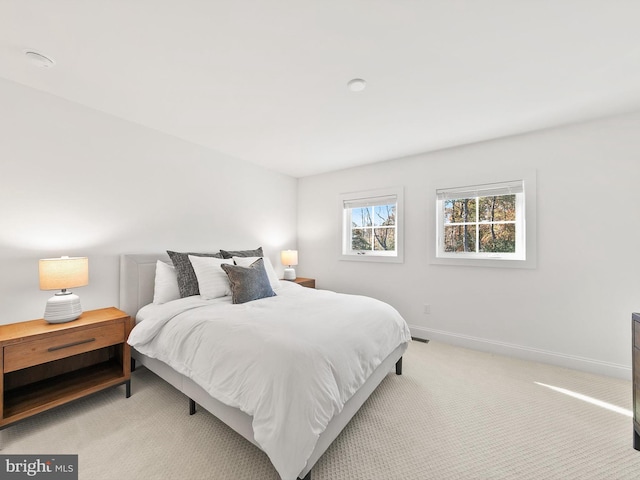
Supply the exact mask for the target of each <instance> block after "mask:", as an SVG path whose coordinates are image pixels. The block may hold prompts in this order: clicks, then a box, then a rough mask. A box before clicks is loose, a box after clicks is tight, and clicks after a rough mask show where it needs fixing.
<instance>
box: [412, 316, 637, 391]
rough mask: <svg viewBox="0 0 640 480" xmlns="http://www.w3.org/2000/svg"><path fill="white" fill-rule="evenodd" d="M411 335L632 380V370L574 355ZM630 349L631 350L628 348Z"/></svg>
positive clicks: (427, 331)
mask: <svg viewBox="0 0 640 480" xmlns="http://www.w3.org/2000/svg"><path fill="white" fill-rule="evenodd" d="M409 328H410V330H411V335H412V336H414V337H416V338H425V339H426V338H428V339H430V340H435V341H439V342H442V343H449V344H451V345H457V346H460V347H465V348H471V349H473V350H480V351H483V352H489V353H496V354H499V355H508V356H512V357H517V358H522V359H524V360H531V361H534V362H541V363H549V364H552V365H557V366H559V367H565V368H572V369H574V370H581V371H583V372H589V373H595V374H597V375H606V376H608V377H615V378H622V379H624V380H631V367H630V366H626V365H619V364H616V363H610V362H603V361H601V360H595V359H592V358H586V357H580V356H577V355H567V354H564V353H558V352H551V351H548V350H542V349H539V348H532V347H525V346H523V345H517V344H513V343H507V342H500V341H496V340H490V339H487V338H481V337H473V336H470V335H463V334H460V333H454V332H447V331H444V330H436V329H433V328H425V327H419V326H416V325H409ZM629 348H631V347H629Z"/></svg>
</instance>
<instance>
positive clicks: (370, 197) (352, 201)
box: [341, 188, 402, 262]
mask: <svg viewBox="0 0 640 480" xmlns="http://www.w3.org/2000/svg"><path fill="white" fill-rule="evenodd" d="M341 197H342V198H341V208H342V213H343V235H342V236H343V240H342V258H343V259H345V260H366V259H370V260H372V261H393V262H401V261H402V243H401V242H400V240H401V239H400V227H401V224H402V222H401V214H402V189H399V188H393V189H381V190H374V191H366V192H354V193H349V194H342V195H341Z"/></svg>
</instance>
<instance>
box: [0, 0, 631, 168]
mask: <svg viewBox="0 0 640 480" xmlns="http://www.w3.org/2000/svg"><path fill="white" fill-rule="evenodd" d="M638 19H640V2H639V1H638V0H628V1H621V0H263V1H258V0H235V1H233V0H227V1H222V0H180V1H177V0H174V1H168V0H165V1H160V0H93V1H87V0H56V1H51V0H0V77H3V78H5V79H8V80H11V81H14V82H18V83H20V84H23V85H27V86H29V87H32V88H35V89H38V90H42V91H45V92H49V93H51V94H53V95H57V96H59V97H61V98H64V99H67V100H70V101H73V102H77V103H79V104H81V105H85V106H88V107H91V108H94V109H97V110H100V111H102V112H105V113H108V114H111V115H115V116H116V117H120V118H123V119H126V120H128V121H131V122H135V123H138V124H141V125H145V126H147V127H150V128H153V129H156V130H159V131H161V132H165V133H167V134H170V135H174V136H176V137H179V138H182V139H184V140H187V141H190V142H193V143H196V144H199V145H203V146H206V147H209V148H211V149H213V150H215V151H218V152H222V153H224V154H225V155H229V156H231V157H234V158H238V159H244V160H247V161H250V162H252V163H255V164H259V165H263V166H265V167H267V168H270V169H273V170H276V171H280V172H283V173H286V174H288V175H292V176H294V177H302V176H307V175H313V174H317V173H322V172H327V171H332V170H338V169H343V168H348V167H352V166H356V165H363V164H366V163H372V162H378V161H382V160H387V159H391V158H398V157H402V156H406V155H411V154H416V153H421V152H427V151H433V150H438V149H442V148H447V147H452V146H456V145H464V144H468V143H472V142H478V141H482V140H487V139H492V138H498V137H502V136H507V135H513V134H517V133H522V132H527V131H532V130H538V129H542V128H548V127H553V126H557V125H563V124H567V123H571V122H578V121H583V120H588V119H592V118H597V117H602V116H607V115H612V114H617V113H622V112H628V111H633V110H636V109H638V108H640V28H638ZM30 49H33V50H36V51H39V52H41V53H43V54H45V55H47V56H49V57H51V58H52V59H54V60H55V66H54V67H52V68H41V67H36V66H34V65H33V64H32V63H30V62H29V61H28V60H27V59H26V57H25V55H24V51H25V50H30ZM353 78H363V79H365V80H366V81H367V87H366V89H365V90H363V91H361V92H352V91H350V90H349V89H348V88H347V82H348V81H349V80H351V79H353Z"/></svg>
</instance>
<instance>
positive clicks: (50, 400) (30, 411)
mask: <svg viewBox="0 0 640 480" xmlns="http://www.w3.org/2000/svg"><path fill="white" fill-rule="evenodd" d="M132 327H133V324H132V321H131V318H130V317H129V316H128V315H127V314H126V313H124V312H122V311H120V310H118V309H117V308H113V307H111V308H103V309H100V310H92V311H89V312H84V313H83V314H82V315H81V316H80V318H78V319H77V320H74V321H72V322H67V323H55V324H54V323H47V322H46V321H45V320H43V319H40V320H30V321H27V322H19V323H12V324H8V325H0V348H1V349H2V352H0V353H1V356H0V367H2V368H1V375H0V414H1V416H0V428H3V427H5V426H7V425H10V424H11V423H13V422H16V421H18V420H22V419H24V418H28V417H30V416H32V415H35V414H37V413H40V412H44V411H45V410H49V409H50V408H54V407H57V406H59V405H63V404H65V403H67V402H70V401H71V400H76V399H78V398H82V397H84V396H86V395H89V394H92V393H94V392H97V391H99V390H102V389H104V388H108V387H113V386H116V385H122V384H125V385H126V387H127V388H126V396H127V397H129V396H130V395H131V351H130V348H129V345H128V344H127V338H128V337H129V332H131V328H132Z"/></svg>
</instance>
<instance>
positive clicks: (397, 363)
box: [396, 357, 402, 375]
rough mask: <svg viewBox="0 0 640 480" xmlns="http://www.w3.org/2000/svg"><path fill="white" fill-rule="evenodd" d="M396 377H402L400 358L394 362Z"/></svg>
mask: <svg viewBox="0 0 640 480" xmlns="http://www.w3.org/2000/svg"><path fill="white" fill-rule="evenodd" d="M396 375H402V357H400V360H398V361H397V362H396Z"/></svg>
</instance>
